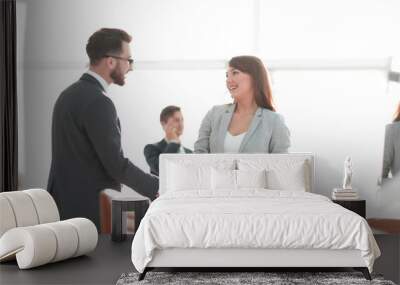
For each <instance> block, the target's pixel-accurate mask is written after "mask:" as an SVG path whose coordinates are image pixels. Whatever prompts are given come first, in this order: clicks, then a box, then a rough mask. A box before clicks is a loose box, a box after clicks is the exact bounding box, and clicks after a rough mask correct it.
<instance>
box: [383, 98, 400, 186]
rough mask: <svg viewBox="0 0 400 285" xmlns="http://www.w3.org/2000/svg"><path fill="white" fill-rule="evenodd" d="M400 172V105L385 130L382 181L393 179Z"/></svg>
mask: <svg viewBox="0 0 400 285" xmlns="http://www.w3.org/2000/svg"><path fill="white" fill-rule="evenodd" d="M399 172H400V103H399V104H398V106H397V110H396V113H395V116H394V120H393V122H392V123H391V124H388V125H386V128H385V143H384V149H383V167H382V179H385V178H388V177H389V173H391V175H392V177H393V176H395V175H396V174H398V173H399Z"/></svg>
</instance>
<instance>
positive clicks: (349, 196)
mask: <svg viewBox="0 0 400 285" xmlns="http://www.w3.org/2000/svg"><path fill="white" fill-rule="evenodd" d="M332 199H333V200H358V199H359V197H358V193H357V191H356V190H354V189H342V188H335V189H333V192H332Z"/></svg>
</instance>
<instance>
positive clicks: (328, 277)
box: [117, 272, 395, 285]
mask: <svg viewBox="0 0 400 285" xmlns="http://www.w3.org/2000/svg"><path fill="white" fill-rule="evenodd" d="M138 276H139V273H124V274H122V275H121V277H120V278H119V279H118V281H117V285H133V284H140V285H145V284H157V285H163V284H172V285H178V284H179V285H186V284H213V285H217V284H222V285H232V284H238V285H239V284H240V285H242V284H252V285H253V284H267V285H278V284H279V285H292V284H296V285H297V284H328V285H347V284H349V285H350V284H357V285H358V284H368V285H371V284H374V285H375V284H379V285H395V283H393V282H392V281H388V280H384V279H383V277H382V276H380V275H372V278H373V279H372V281H368V280H366V279H365V278H364V276H363V275H362V273H360V272H148V273H147V274H146V278H145V279H144V280H142V281H138Z"/></svg>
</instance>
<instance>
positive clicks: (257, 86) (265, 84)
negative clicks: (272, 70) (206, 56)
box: [229, 55, 275, 111]
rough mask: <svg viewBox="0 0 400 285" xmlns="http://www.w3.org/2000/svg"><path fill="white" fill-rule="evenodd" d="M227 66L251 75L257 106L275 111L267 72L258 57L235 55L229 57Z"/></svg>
mask: <svg viewBox="0 0 400 285" xmlns="http://www.w3.org/2000/svg"><path fill="white" fill-rule="evenodd" d="M229 66H230V67H232V68H235V69H238V70H240V71H242V72H244V73H247V74H249V75H250V76H251V78H252V80H253V88H254V99H255V101H256V104H257V106H258V107H262V108H266V109H269V110H271V111H275V108H274V104H273V102H274V100H273V98H272V92H271V85H270V82H269V77H268V72H267V70H266V68H265V66H264V64H263V63H262V61H261V60H260V59H259V58H257V57H255V56H249V55H242V56H236V57H233V58H231V60H230V61H229Z"/></svg>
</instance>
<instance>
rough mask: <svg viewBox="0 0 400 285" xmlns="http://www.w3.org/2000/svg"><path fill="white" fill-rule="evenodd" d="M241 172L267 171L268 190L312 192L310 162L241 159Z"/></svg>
mask: <svg viewBox="0 0 400 285" xmlns="http://www.w3.org/2000/svg"><path fill="white" fill-rule="evenodd" d="M238 168H239V170H263V169H265V170H266V171H267V175H266V176H267V182H268V183H267V188H268V189H274V190H289V191H308V192H309V191H310V189H311V181H310V179H309V178H310V177H311V174H310V165H309V161H308V160H295V159H286V160H285V159H279V160H276V161H273V160H263V159H255V160H250V159H239V160H238Z"/></svg>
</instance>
